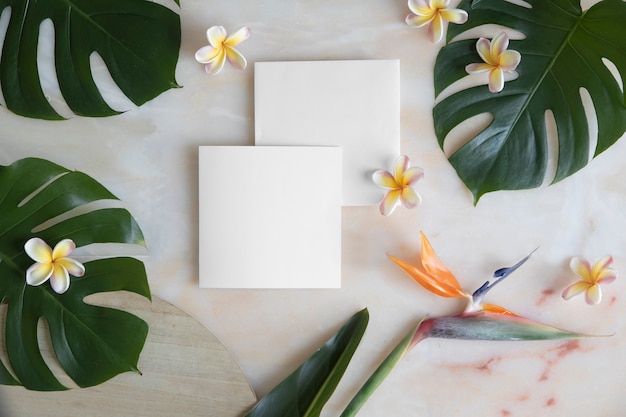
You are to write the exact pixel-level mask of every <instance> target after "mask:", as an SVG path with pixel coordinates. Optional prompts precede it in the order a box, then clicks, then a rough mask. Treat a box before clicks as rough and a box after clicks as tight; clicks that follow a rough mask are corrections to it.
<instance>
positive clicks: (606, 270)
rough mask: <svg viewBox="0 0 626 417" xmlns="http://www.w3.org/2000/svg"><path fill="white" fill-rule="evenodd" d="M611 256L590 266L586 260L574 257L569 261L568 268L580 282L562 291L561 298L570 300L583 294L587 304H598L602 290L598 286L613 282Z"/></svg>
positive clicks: (614, 271) (615, 274)
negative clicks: (579, 278)
mask: <svg viewBox="0 0 626 417" xmlns="http://www.w3.org/2000/svg"><path fill="white" fill-rule="evenodd" d="M612 263H613V257H612V256H605V257H604V258H602V259H600V260H599V261H597V262H596V263H594V264H593V266H591V263H590V262H589V261H587V260H586V259H582V258H579V257H574V258H572V260H571V261H570V264H569V266H570V268H571V269H572V271H574V273H576V275H578V276H579V277H581V278H582V280H580V281H578V282H575V283H573V284H572V285H570V286H568V287H567V288H565V290H564V291H563V298H564V299H566V300H569V299H570V298H572V297H574V296H576V295H578V294H580V293H582V292H584V293H585V301H586V302H587V304H592V305H593V304H598V303H600V301H601V300H602V290H601V289H600V284H608V283H610V282H613V281H615V279H616V278H617V271H616V270H615V269H613V268H611V267H610V266H611V264H612Z"/></svg>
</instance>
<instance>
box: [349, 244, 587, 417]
mask: <svg viewBox="0 0 626 417" xmlns="http://www.w3.org/2000/svg"><path fill="white" fill-rule="evenodd" d="M421 239H422V249H421V256H420V262H419V264H417V265H413V264H411V263H408V262H405V261H402V260H400V259H398V258H395V257H393V256H391V255H388V256H389V258H390V259H391V260H392V261H393V262H394V263H395V264H396V265H398V266H399V267H400V269H402V270H403V271H404V272H405V273H406V274H407V275H408V276H409V277H411V278H412V279H413V280H414V281H416V282H417V283H418V284H420V285H421V286H422V287H424V288H425V289H427V290H428V291H430V292H432V293H433V294H435V295H438V296H440V297H446V298H466V299H467V305H466V307H465V309H464V310H463V311H462V312H461V313H459V314H454V315H451V316H444V317H433V318H428V319H422V320H420V321H419V322H418V323H417V325H415V326H414V327H413V328H412V329H411V331H409V333H408V334H407V335H406V336H405V337H404V338H403V339H402V340H401V341H400V343H398V345H397V346H396V347H395V348H394V349H393V350H392V351H391V353H390V354H389V355H388V356H387V358H386V359H385V360H384V361H383V362H382V363H381V364H380V366H379V367H378V368H377V369H376V370H375V371H374V373H373V374H372V376H371V377H370V378H369V379H368V380H367V381H366V382H365V384H364V385H363V387H362V388H361V389H360V390H359V392H358V393H357V395H356V396H355V397H354V398H353V399H352V401H351V402H350V403H349V404H348V406H347V407H346V409H345V410H344V412H343V413H342V414H341V417H352V416H354V415H356V413H357V412H358V411H359V410H360V409H361V407H362V406H363V404H364V403H365V401H367V399H368V398H369V397H370V396H371V395H372V393H373V392H374V391H375V390H376V388H377V387H378V386H379V385H380V384H381V383H382V382H383V380H384V379H385V378H386V377H387V375H389V373H390V372H391V371H392V370H393V369H394V368H395V366H396V364H397V363H398V362H399V361H400V360H401V359H402V358H403V357H404V356H405V355H406V354H407V353H408V352H409V351H410V350H411V349H412V348H413V347H414V346H415V345H417V344H418V343H419V342H420V341H422V340H424V339H426V338H428V337H435V338H445V339H467V340H494V341H495V340H508V341H524V340H550V339H567V338H570V339H571V338H581V337H588V336H587V335H583V334H580V333H574V332H570V331H567V330H561V329H558V328H556V327H552V326H549V325H545V324H541V323H537V322H535V321H533V320H530V319H527V318H525V317H522V316H519V315H517V314H515V313H512V312H511V311H509V310H507V309H506V308H504V307H500V306H498V305H494V304H484V303H483V298H484V297H485V295H486V294H487V292H488V291H489V290H490V289H491V288H493V287H494V286H495V285H496V284H498V283H500V282H502V281H503V280H504V279H505V278H506V277H507V276H509V275H510V274H511V273H513V272H514V271H515V270H516V269H518V268H519V267H520V266H522V265H523V264H524V263H525V262H526V261H527V260H528V259H529V258H530V256H531V255H532V252H531V254H529V255H528V256H526V257H525V258H524V259H522V260H521V261H519V262H518V263H516V264H515V265H513V266H511V267H505V268H500V269H498V270H496V271H495V272H494V274H493V279H491V280H489V281H487V282H485V283H484V284H483V285H482V286H481V287H480V288H478V289H477V290H476V291H474V292H473V293H471V294H470V293H468V292H466V291H465V290H463V288H462V287H461V285H460V284H459V282H458V280H457V279H456V277H455V276H454V274H452V272H450V270H449V269H448V268H447V267H446V266H445V265H444V264H443V263H442V262H441V261H440V260H439V258H438V257H437V255H436V254H435V251H434V250H433V248H432V246H431V245H430V242H429V241H428V239H427V238H426V236H425V235H424V234H423V233H421ZM533 252H534V251H533Z"/></svg>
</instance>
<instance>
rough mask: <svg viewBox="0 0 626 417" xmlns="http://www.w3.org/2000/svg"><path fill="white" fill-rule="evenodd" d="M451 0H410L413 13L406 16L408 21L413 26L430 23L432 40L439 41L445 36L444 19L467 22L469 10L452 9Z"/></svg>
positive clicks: (429, 29) (429, 31)
mask: <svg viewBox="0 0 626 417" xmlns="http://www.w3.org/2000/svg"><path fill="white" fill-rule="evenodd" d="M448 6H450V0H409V9H411V12H412V13H411V14H409V15H408V16H407V17H406V23H407V24H409V25H411V26H416V27H422V26H425V25H428V34H429V35H430V40H431V41H433V42H439V41H440V40H441V38H443V21H444V20H445V21H447V22H452V23H457V24H460V23H465V22H466V21H467V12H466V11H465V10H461V9H451V8H449V7H448Z"/></svg>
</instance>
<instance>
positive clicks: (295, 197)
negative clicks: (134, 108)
mask: <svg viewBox="0 0 626 417" xmlns="http://www.w3.org/2000/svg"><path fill="white" fill-rule="evenodd" d="M199 188H200V189H199V210H200V211H199V238H200V242H199V251H200V253H199V258H200V267H199V270H200V278H199V280H200V287H205V288H339V287H340V286H341V149H340V148H338V147H280V146H277V147H274V146H267V147H265V146H264V147H259V146H257V147H255V146H201V147H200V148H199Z"/></svg>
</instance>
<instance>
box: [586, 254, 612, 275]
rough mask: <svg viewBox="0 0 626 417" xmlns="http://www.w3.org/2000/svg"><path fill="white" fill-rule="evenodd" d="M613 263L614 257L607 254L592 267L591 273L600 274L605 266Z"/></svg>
mask: <svg viewBox="0 0 626 417" xmlns="http://www.w3.org/2000/svg"><path fill="white" fill-rule="evenodd" d="M612 263H613V257H612V256H610V255H608V256H605V257H604V258H602V259H600V260H598V261H597V262H596V263H594V264H593V268H592V269H591V274H592V275H594V276H595V275H598V274H599V273H600V271H602V270H603V269H605V268H608V267H609V265H611V264H612Z"/></svg>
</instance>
